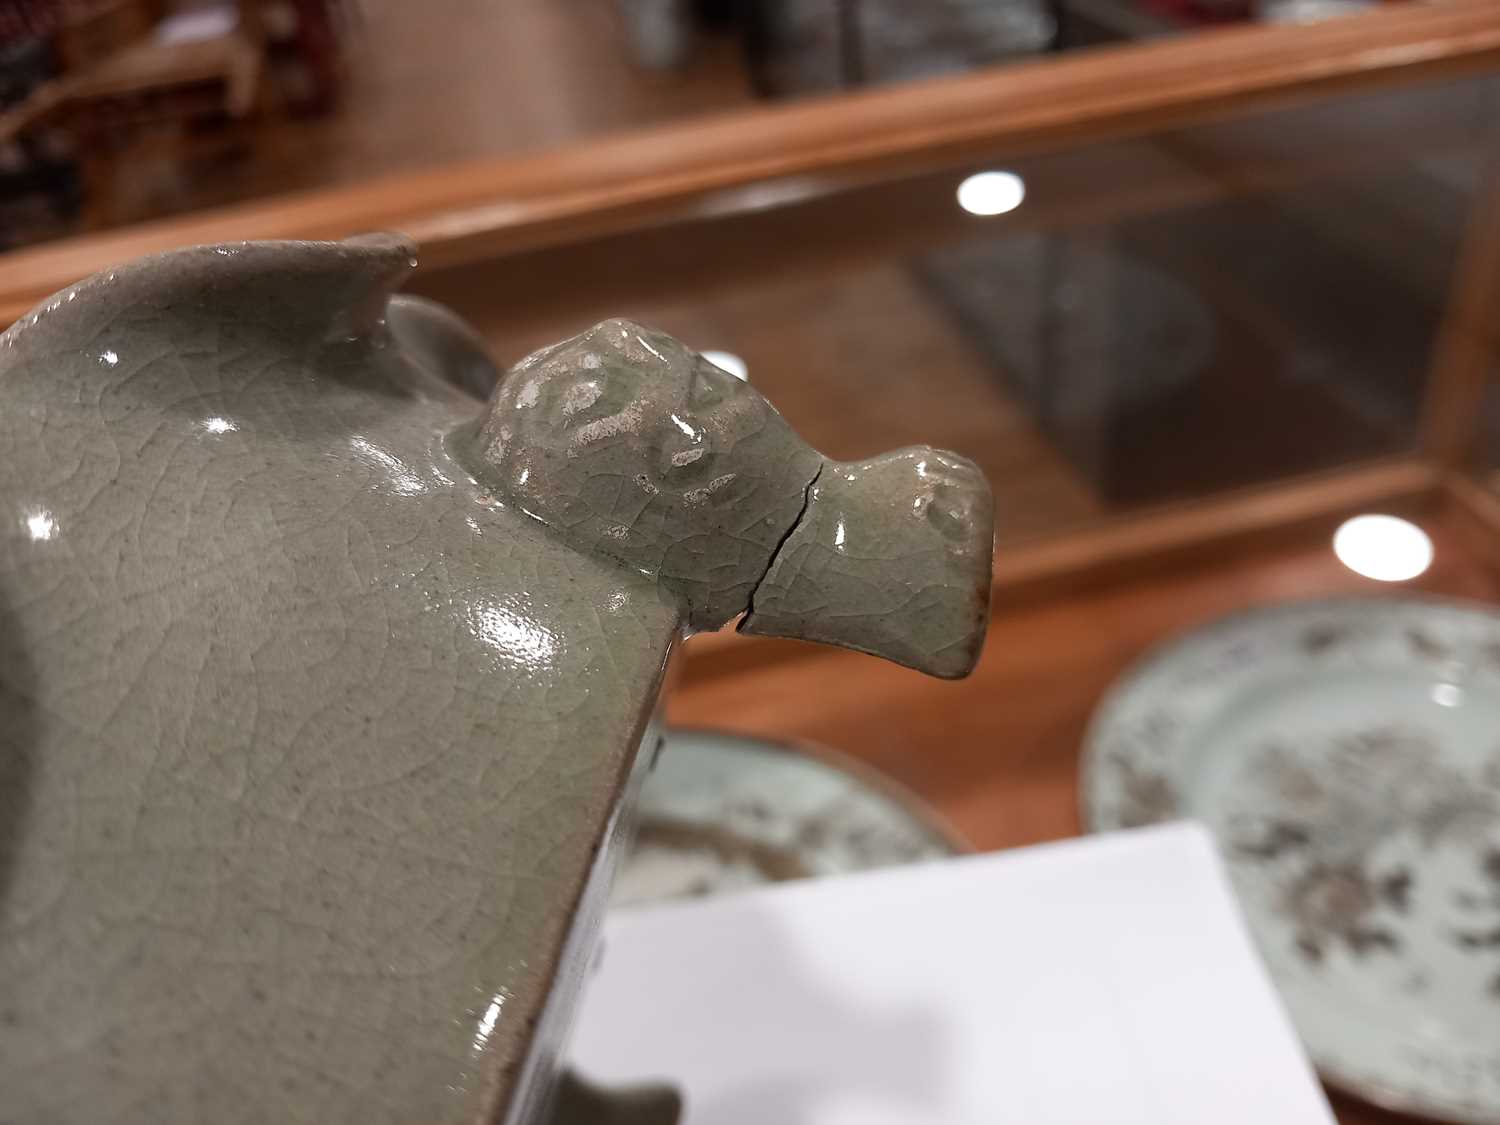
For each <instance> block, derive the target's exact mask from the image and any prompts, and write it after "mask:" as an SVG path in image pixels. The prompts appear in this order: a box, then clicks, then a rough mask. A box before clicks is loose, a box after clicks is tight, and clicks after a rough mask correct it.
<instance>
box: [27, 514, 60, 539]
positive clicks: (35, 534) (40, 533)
mask: <svg viewBox="0 0 1500 1125" xmlns="http://www.w3.org/2000/svg"><path fill="white" fill-rule="evenodd" d="M26 530H27V531H29V532H31V537H32V538H33V539H38V540H41V539H51V538H52V537H53V536H54V535H56V534H57V521H56V520H55V519H53V518H52V516H51V514H50V513H48V512H37V513H36V514H35V515H30V516H27V517H26Z"/></svg>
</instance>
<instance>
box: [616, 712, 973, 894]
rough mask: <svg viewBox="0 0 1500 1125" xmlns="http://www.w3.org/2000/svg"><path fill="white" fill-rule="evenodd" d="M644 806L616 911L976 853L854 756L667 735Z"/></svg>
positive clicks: (706, 734)
mask: <svg viewBox="0 0 1500 1125" xmlns="http://www.w3.org/2000/svg"><path fill="white" fill-rule="evenodd" d="M638 809H639V819H638V824H639V827H638V829H637V834H636V839H635V843H634V845H633V847H632V848H631V850H630V852H629V853H628V854H627V856H626V857H625V859H624V860H623V862H622V865H621V869H620V872H619V874H618V875H617V877H616V880H615V888H614V896H613V899H612V905H614V906H628V905H634V904H638V903H644V902H657V901H661V900H664V899H672V898H684V897H689V896H693V895H710V894H722V893H725V892H728V891H733V890H738V889H742V888H747V887H755V886H762V885H764V884H767V883H775V882H781V881H783V880H786V879H798V878H806V877H809V876H819V875H839V874H844V873H847V872H853V871H868V870H871V869H874V868H878V867H892V866H895V865H897V864H902V863H917V862H921V861H923V860H929V859H941V858H943V857H945V856H950V855H953V854H955V853H957V852H961V851H967V850H969V849H968V847H967V846H966V845H965V844H964V843H963V842H962V841H961V840H960V839H959V837H958V836H957V835H956V834H955V833H954V832H952V831H951V830H950V829H948V828H947V827H946V826H945V825H943V824H942V822H941V821H940V820H939V819H938V818H937V816H936V815H935V814H934V813H932V812H931V811H930V810H928V809H927V808H926V806H924V805H923V804H922V803H921V802H920V801H919V800H918V799H917V798H916V797H915V796H914V795H912V794H910V793H908V792H907V791H906V790H904V789H902V788H900V787H899V786H897V785H895V784H894V783H893V782H890V781H888V780H886V779H885V778H884V777H882V776H880V775H879V774H877V773H876V772H875V771H874V770H871V769H870V768H869V767H867V766H864V765H862V764H860V763H858V762H856V761H854V760H853V759H850V758H846V757H844V756H842V755H840V754H836V753H834V752H833V751H830V750H827V749H824V748H822V747H812V746H808V745H805V744H801V745H795V746H789V745H783V744H780V743H775V742H766V741H761V740H759V739H752V738H745V737H741V736H738V735H731V734H718V733H715V732H711V731H701V730H676V729H673V730H668V731H667V733H666V737H665V739H664V741H663V744H662V748H661V751H660V755H659V757H658V758H657V761H656V764H655V767H654V768H653V769H652V771H651V773H650V774H649V775H648V776H647V778H646V782H645V785H644V787H643V789H642V792H641V796H640V801H639V805H638Z"/></svg>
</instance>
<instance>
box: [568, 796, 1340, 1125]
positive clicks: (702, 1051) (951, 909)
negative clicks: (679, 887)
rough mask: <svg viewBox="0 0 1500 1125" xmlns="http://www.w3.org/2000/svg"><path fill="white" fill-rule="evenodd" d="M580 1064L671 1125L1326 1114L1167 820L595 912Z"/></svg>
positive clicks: (1272, 1006) (1298, 1120)
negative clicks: (676, 1095) (667, 1090)
mask: <svg viewBox="0 0 1500 1125" xmlns="http://www.w3.org/2000/svg"><path fill="white" fill-rule="evenodd" d="M572 1057H573V1063H574V1065H575V1066H576V1067H577V1068H578V1069H579V1070H580V1071H582V1073H584V1074H585V1075H586V1076H588V1077H590V1078H593V1079H595V1080H597V1081H599V1082H603V1083H606V1084H614V1083H622V1084H624V1083H631V1082H639V1081H646V1080H667V1081H670V1082H671V1083H672V1084H674V1085H675V1086H677V1087H678V1088H679V1089H680V1090H682V1091H683V1094H684V1097H685V1099H686V1103H687V1108H686V1117H685V1125H916V1123H918V1122H920V1123H922V1125H981V1123H983V1125H1009V1123H1014V1125H1054V1123H1055V1125H1080V1123H1083V1122H1110V1123H1119V1125H1127V1123H1128V1125H1136V1123H1139V1125H1176V1123H1181V1125H1202V1123H1204V1122H1214V1123H1215V1125H1238V1123H1244V1125H1251V1123H1254V1125H1264V1123H1266V1122H1277V1123H1278V1125H1314V1123H1316V1125H1332V1122H1333V1116H1332V1114H1331V1112H1330V1111H1329V1108H1328V1104H1327V1102H1326V1101H1325V1099H1324V1097H1323V1093H1322V1091H1321V1089H1320V1088H1319V1086H1318V1083H1317V1080H1316V1078H1315V1077H1314V1075H1313V1073H1312V1069H1311V1067H1310V1066H1309V1065H1308V1062H1307V1059H1306V1057H1305V1056H1304V1055H1303V1053H1302V1049H1301V1047H1300V1045H1299V1044H1298V1042H1297V1039H1296V1035H1295V1033H1294V1031H1293V1030H1292V1027H1291V1025H1290V1023H1289V1022H1288V1020H1287V1017H1286V1014H1285V1012H1284V1011H1283V1009H1282V1007H1281V1003H1280V1001H1279V1000H1278V998H1277V997H1276V994H1275V993H1274V991H1273V989H1272V986H1271V983H1270V981H1269V979H1268V978H1267V976H1266V972H1265V969H1264V968H1263V966H1262V965H1261V962H1260V960H1259V958H1258V956H1257V955H1256V953H1255V951H1254V948H1253V947H1252V945H1251V942H1250V938H1249V935H1248V934H1247V933H1246V931H1245V928H1244V923H1243V921H1242V920H1241V918H1240V914H1239V910H1238V907H1237V906H1236V905H1235V902H1234V899H1233V895H1232V892H1231V890H1230V888H1229V884H1228V882H1227V880H1226V878H1225V875H1224V871H1223V868H1222V867H1221V866H1220V863H1219V859H1218V856H1217V853H1216V852H1215V850H1214V844H1213V841H1212V839H1211V838H1210V836H1209V835H1208V833H1207V832H1206V831H1205V830H1204V829H1202V828H1200V827H1198V826H1195V825H1191V824H1178V825H1169V826H1166V827H1161V828H1152V829H1145V830H1141V831H1136V832H1126V833H1116V834H1114V835H1110V836H1096V837H1090V838H1086V839H1081V840H1069V841H1065V842H1062V843H1057V844H1047V845H1043V846H1040V847H1034V848H1025V849H1020V850H1017V851H1011V852H1002V853H995V854H989V855H979V856H970V857H965V858H961V859H955V860H948V861H943V862H940V863H930V864H923V865H919V866H915V867H903V868H896V869H893V870H888V871H879V872H872V873H870V874H866V875H854V876H845V877H842V878H837V879H824V880H809V881H804V882H798V883H788V884H783V885H780V886H775V887H767V888H764V889H761V890H754V891H749V892H745V893H741V894H735V895H727V896H723V897H720V898H714V899H701V900H694V901H688V902H682V903H673V904H668V905H664V906H654V907H640V908H633V909H626V910H619V911H616V912H614V913H612V914H611V915H610V917H609V919H608V921H607V923H606V926H605V945H604V951H603V960H602V964H601V966H600V968H599V970H598V972H597V973H596V975H595V977H594V979H593V980H592V981H590V983H589V985H588V987H587V989H586V992H585V996H584V1003H583V1008H582V1011H581V1013H580V1016H579V1022H578V1028H577V1032H576V1035H575V1041H574V1045H573V1051H572Z"/></svg>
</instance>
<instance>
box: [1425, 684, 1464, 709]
mask: <svg viewBox="0 0 1500 1125" xmlns="http://www.w3.org/2000/svg"><path fill="white" fill-rule="evenodd" d="M1432 701H1433V702H1434V703H1436V704H1437V705H1438V706H1439V707H1457V706H1458V705H1459V704H1460V703H1462V702H1463V701H1464V689H1463V688H1461V687H1459V686H1458V685H1457V684H1433V685H1432Z"/></svg>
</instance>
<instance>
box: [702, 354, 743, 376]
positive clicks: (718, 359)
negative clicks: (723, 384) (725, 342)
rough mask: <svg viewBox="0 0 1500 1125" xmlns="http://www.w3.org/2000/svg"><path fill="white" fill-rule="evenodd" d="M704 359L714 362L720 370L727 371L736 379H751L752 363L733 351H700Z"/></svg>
mask: <svg viewBox="0 0 1500 1125" xmlns="http://www.w3.org/2000/svg"><path fill="white" fill-rule="evenodd" d="M698 354H699V355H701V356H702V357H703V358H704V359H706V360H708V362H709V363H711V364H713V365H714V366H715V367H717V368H718V369H719V370H720V371H727V372H729V374H731V375H733V376H734V377H735V378H736V379H740V380H743V381H745V382H747V383H748V382H749V381H750V365H749V364H747V363H746V362H745V361H744V360H743V359H741V358H740V357H739V356H737V355H735V354H734V353H733V352H715V351H707V352H699V353H698Z"/></svg>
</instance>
